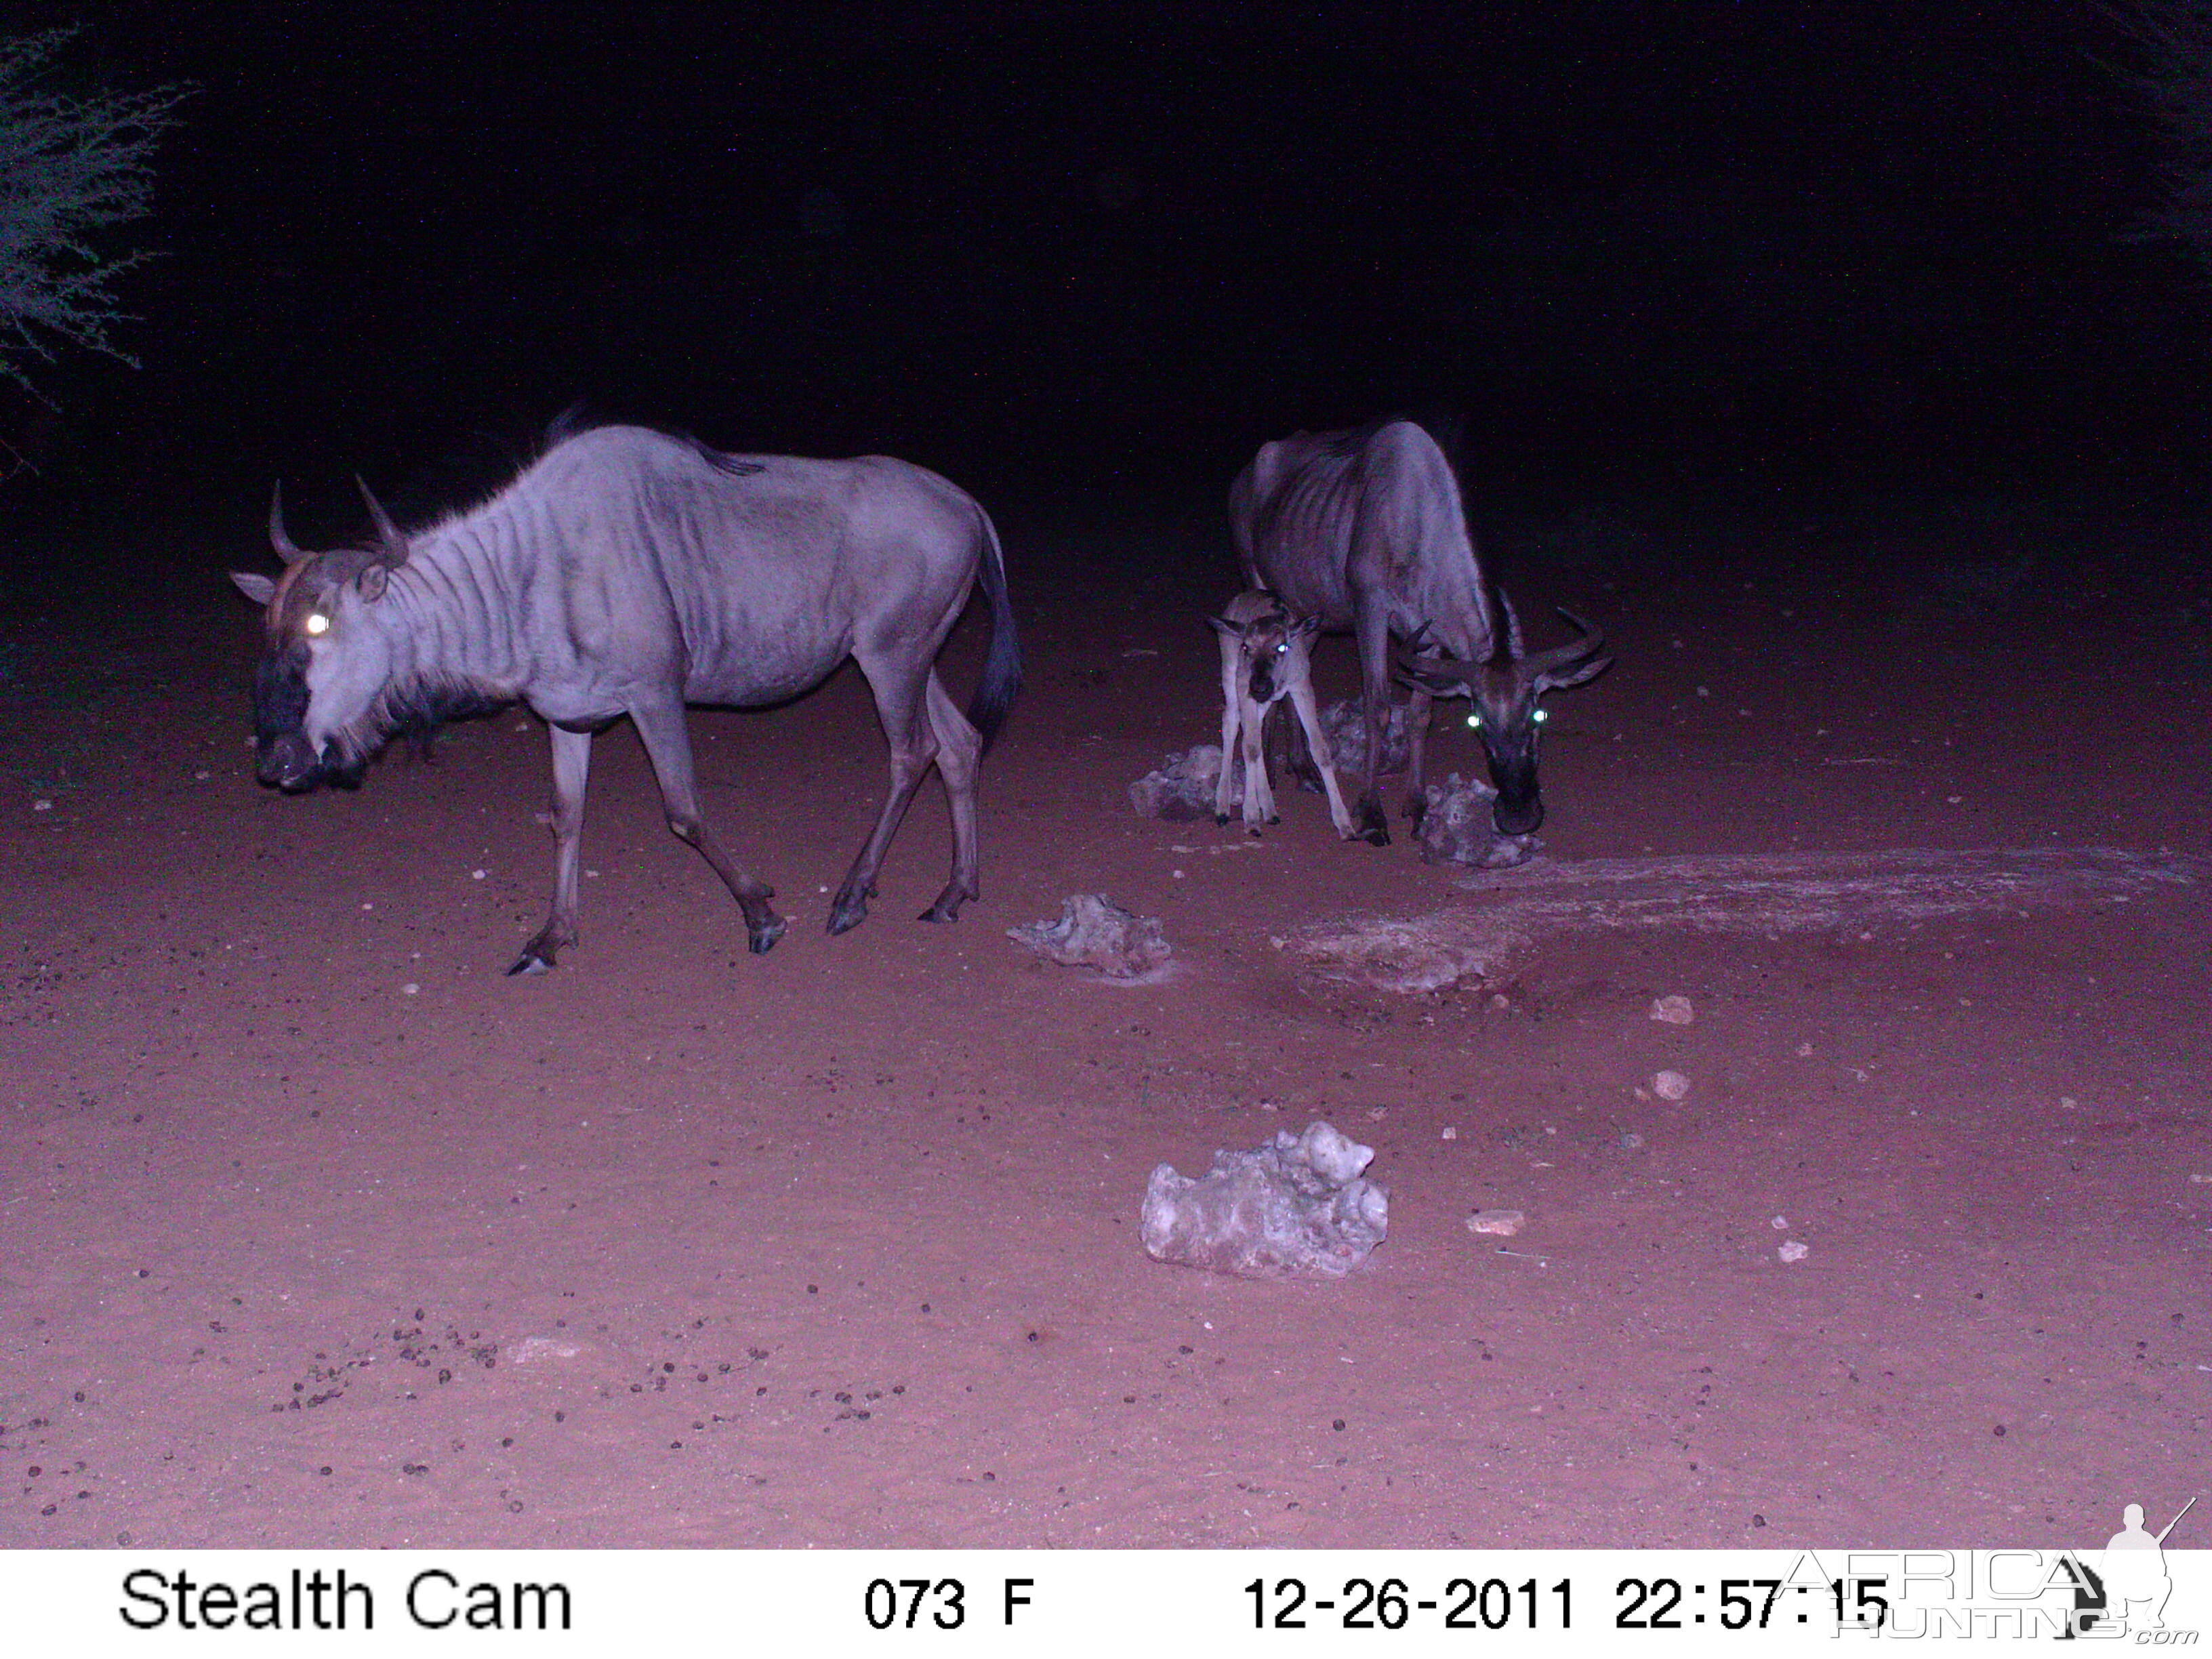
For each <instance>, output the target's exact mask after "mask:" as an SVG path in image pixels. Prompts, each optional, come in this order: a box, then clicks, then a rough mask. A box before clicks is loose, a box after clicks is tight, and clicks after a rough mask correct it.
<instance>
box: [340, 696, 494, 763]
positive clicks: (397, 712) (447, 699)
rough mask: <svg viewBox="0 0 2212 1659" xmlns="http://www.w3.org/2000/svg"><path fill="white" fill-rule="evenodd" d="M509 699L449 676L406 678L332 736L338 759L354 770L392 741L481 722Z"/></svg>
mask: <svg viewBox="0 0 2212 1659" xmlns="http://www.w3.org/2000/svg"><path fill="white" fill-rule="evenodd" d="M514 701H515V700H514V699H513V697H497V696H491V695H490V694H489V693H488V692H486V691H485V690H483V688H482V687H480V686H477V685H473V684H470V683H469V682H468V681H465V680H462V679H457V678H453V677H451V676H449V675H443V674H431V675H421V676H409V677H407V678H404V679H395V680H394V681H393V682H392V684H389V685H387V686H386V687H385V688H384V691H383V693H382V695H380V696H379V697H378V698H377V700H376V701H375V702H374V703H373V704H372V705H370V708H369V711H368V714H366V715H364V716H363V717H362V719H360V720H356V721H355V722H354V723H353V724H352V725H351V726H348V727H345V728H344V729H343V730H341V731H339V732H335V733H333V734H332V738H331V746H332V747H333V748H335V749H336V750H337V752H338V758H339V759H340V760H341V761H342V762H343V763H345V764H347V765H349V766H351V767H352V768H354V769H356V773H357V772H358V770H359V769H360V768H361V767H362V765H363V764H365V763H367V761H368V758H369V757H370V756H372V755H374V754H375V753H376V752H377V751H378V750H380V749H382V748H383V747H384V745H385V744H387V743H389V742H390V741H391V740H392V738H419V737H427V736H428V735H429V733H431V732H435V731H436V730H437V728H438V727H440V726H446V725H448V724H450V723H452V722H453V721H455V720H481V719H482V718H483V716H485V715H487V714H497V713H499V711H500V710H501V709H502V708H509V707H511V706H512V705H513V702H514Z"/></svg>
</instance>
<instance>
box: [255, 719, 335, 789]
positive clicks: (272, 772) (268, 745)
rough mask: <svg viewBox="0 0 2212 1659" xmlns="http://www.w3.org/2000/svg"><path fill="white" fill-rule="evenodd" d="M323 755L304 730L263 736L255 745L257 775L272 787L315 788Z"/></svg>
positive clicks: (320, 771) (320, 773)
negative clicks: (270, 736)
mask: <svg viewBox="0 0 2212 1659" xmlns="http://www.w3.org/2000/svg"><path fill="white" fill-rule="evenodd" d="M322 769H323V763H322V757H320V756H319V755H317V754H316V753H315V746H314V744H311V743H309V742H308V741H307V733H306V732H284V733H283V734H282V735H281V736H278V737H274V738H262V739H261V740H260V741H259V742H258V743H257V744H255V745H254V749H253V775H255V776H256V777H258V778H259V779H260V780H261V781H262V782H264V783H265V784H267V785H269V786H270V787H271V788H275V789H282V790H283V791H284V792H285V793H287V794H291V793H297V792H298V791H301V790H303V789H312V788H313V787H315V781H316V780H317V779H318V778H319V776H320V775H322Z"/></svg>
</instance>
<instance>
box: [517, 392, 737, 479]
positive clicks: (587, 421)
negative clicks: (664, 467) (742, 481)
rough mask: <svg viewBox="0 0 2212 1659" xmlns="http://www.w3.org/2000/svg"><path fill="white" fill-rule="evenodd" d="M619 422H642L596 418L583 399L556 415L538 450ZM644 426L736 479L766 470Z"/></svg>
mask: <svg viewBox="0 0 2212 1659" xmlns="http://www.w3.org/2000/svg"><path fill="white" fill-rule="evenodd" d="M617 424H619V425H624V426H635V425H640V424H642V422H633V421H625V422H613V421H599V420H593V419H592V417H591V416H589V415H587V414H586V413H585V410H584V405H583V404H582V403H581V402H577V403H573V404H569V405H568V408H566V409H564V410H562V411H561V412H560V413H559V414H558V415H556V416H554V417H553V420H552V423H551V424H550V425H549V426H548V427H547V428H545V442H544V448H543V449H542V450H541V451H540V452H539V453H551V452H552V451H554V450H556V449H558V448H559V447H561V446H562V444H564V443H566V442H568V440H569V439H571V438H580V437H581V436H582V435H584V434H585V433H586V432H596V431H598V430H599V428H601V427H605V426H614V425H617ZM645 429H646V430H647V431H648V432H654V433H658V434H659V435H660V436H662V437H664V438H665V439H667V440H668V441H669V442H671V443H676V444H682V445H683V446H684V447H685V448H686V449H688V450H690V452H691V453H693V454H694V455H696V456H697V457H698V458H699V459H701V460H702V461H704V462H706V463H707V465H709V466H711V467H713V468H714V471H717V472H724V473H727V474H728V475H729V476H730V477H733V478H741V477H744V476H745V475H746V474H747V473H749V472H760V471H765V470H766V469H765V468H763V466H762V465H761V464H760V463H759V462H758V461H748V460H746V459H743V458H742V457H740V456H737V455H726V454H725V453H722V452H721V451H720V450H719V449H716V448H715V447H714V446H713V445H712V444H708V443H702V442H701V441H699V440H698V439H697V438H695V437H693V436H692V435H690V433H688V432H673V431H671V430H669V429H668V428H665V427H658V426H647V427H646V428H645Z"/></svg>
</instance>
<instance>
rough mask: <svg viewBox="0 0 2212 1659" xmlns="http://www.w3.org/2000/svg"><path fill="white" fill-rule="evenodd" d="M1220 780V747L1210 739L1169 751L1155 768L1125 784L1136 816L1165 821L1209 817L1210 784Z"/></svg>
mask: <svg viewBox="0 0 2212 1659" xmlns="http://www.w3.org/2000/svg"><path fill="white" fill-rule="evenodd" d="M1220 781H1221V750H1218V748H1216V747H1215V746H1214V745H1213V744H1210V743H1202V744H1199V745H1198V747H1196V748H1195V749H1187V750H1183V751H1182V753H1181V754H1176V755H1170V756H1169V757H1167V758H1166V759H1164V760H1163V761H1162V762H1161V763H1160V765H1159V769H1158V771H1156V772H1147V773H1146V774H1145V775H1144V776H1143V777H1141V778H1139V779H1138V780H1137V781H1135V782H1134V783H1133V784H1131V785H1130V786H1129V805H1131V806H1133V807H1134V808H1135V809H1136V811H1137V816H1138V817H1140V818H1160V819H1163V820H1164V821H1165V822H1167V823H1195V822H1197V821H1199V820H1200V819H1204V820H1205V821H1206V822H1207V823H1212V820H1213V792H1214V787H1215V786H1216V785H1218V783H1219V782H1220Z"/></svg>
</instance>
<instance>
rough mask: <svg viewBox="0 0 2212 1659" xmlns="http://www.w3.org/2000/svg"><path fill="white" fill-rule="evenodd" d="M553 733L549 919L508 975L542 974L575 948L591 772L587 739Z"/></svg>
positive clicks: (581, 734) (556, 730)
mask: <svg viewBox="0 0 2212 1659" xmlns="http://www.w3.org/2000/svg"><path fill="white" fill-rule="evenodd" d="M552 732H553V914H552V915H550V916H548V917H547V918H546V919H545V925H544V927H541V928H539V929H538V932H537V933H536V934H535V935H534V936H533V937H532V939H531V941H530V943H529V944H527V945H524V946H523V947H522V954H521V955H520V956H519V957H516V958H515V959H514V966H513V967H512V968H510V969H507V972H508V973H509V974H542V973H544V971H545V970H546V969H548V968H550V967H551V966H553V958H554V957H555V955H556V953H557V952H558V951H560V949H561V947H562V945H574V943H575V942H576V910H577V906H578V902H579V900H578V897H577V891H576V866H578V865H579V864H580V863H581V862H582V861H583V848H584V783H585V780H586V778H587V777H589V775H590V774H591V768H592V734H591V733H590V732H566V731H563V730H562V728H561V727H559V726H554V727H553V728H552Z"/></svg>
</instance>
